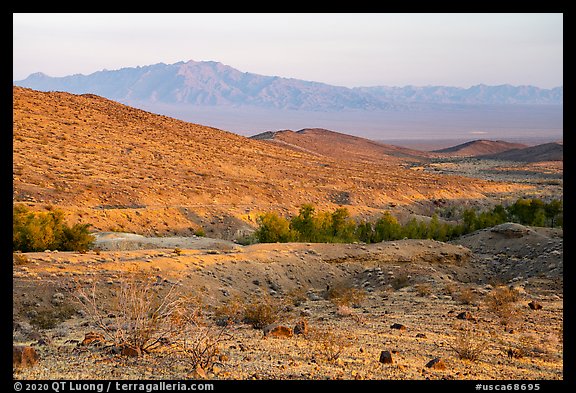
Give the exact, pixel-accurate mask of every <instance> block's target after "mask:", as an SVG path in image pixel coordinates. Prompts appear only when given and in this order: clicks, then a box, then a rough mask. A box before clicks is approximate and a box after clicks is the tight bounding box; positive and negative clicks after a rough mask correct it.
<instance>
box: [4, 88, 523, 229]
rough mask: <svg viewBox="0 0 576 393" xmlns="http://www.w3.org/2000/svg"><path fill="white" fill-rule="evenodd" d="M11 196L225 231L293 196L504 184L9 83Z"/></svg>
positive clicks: (387, 200)
mask: <svg viewBox="0 0 576 393" xmlns="http://www.w3.org/2000/svg"><path fill="white" fill-rule="evenodd" d="M13 94H14V96H13V118H14V129H13V143H14V144H13V184H14V188H13V199H14V202H27V203H28V204H29V205H31V206H34V207H35V208H38V209H44V208H46V207H47V206H50V205H52V206H58V207H60V208H62V209H64V210H66V211H67V212H69V213H70V215H69V217H70V220H71V221H77V220H81V221H83V222H89V223H92V224H94V229H96V230H122V231H127V232H135V233H142V234H168V233H180V234H189V233H192V231H194V230H195V229H197V228H198V227H203V228H204V229H205V230H206V232H207V234H208V235H209V236H217V237H224V238H228V239H233V238H235V237H236V236H238V235H239V234H241V232H242V230H245V229H249V228H250V227H253V226H254V225H255V220H256V217H257V216H258V214H259V213H260V212H263V211H269V210H277V211H281V212H283V213H285V214H287V213H289V212H296V211H297V209H298V207H299V206H301V205H302V204H303V203H313V204H315V205H316V206H318V207H321V208H329V209H333V208H334V207H336V206H337V205H338V203H340V204H345V205H347V207H348V208H349V210H350V211H351V212H352V213H353V214H377V213H378V212H379V211H382V210H384V209H390V206H399V207H403V206H406V207H407V206H410V205H412V204H414V203H419V202H422V201H427V200H431V199H435V198H443V199H446V200H450V199H458V200H461V199H467V198H470V199H477V198H479V199H482V198H484V197H486V196H488V195H490V194H493V193H506V192H511V191H514V190H518V189H519V187H520V186H518V185H513V184H505V183H497V182H488V181H483V180H478V179H468V178H463V177H455V176H442V175H436V174H430V173H424V172H420V171H414V170H410V169H407V167H405V166H404V165H403V162H402V160H399V159H398V158H396V157H395V158H394V159H391V160H382V161H380V162H378V163H373V164H371V165H367V164H366V162H365V161H361V160H359V161H350V160H339V159H338V158H337V157H329V156H319V155H317V154H310V153H307V152H305V151H297V150H294V149H290V148H286V147H284V146H282V145H275V144H271V143H267V142H265V141H258V140H253V139H249V138H245V137H241V136H238V135H236V134H233V133H230V132H226V131H222V130H218V129H215V128H211V127H207V126H202V125H198V124H191V123H186V122H183V121H179V120H175V119H172V118H169V117H166V116H160V115H156V114H152V113H149V112H146V111H142V110H138V109H134V108H131V107H128V106H125V105H121V104H119V103H117V102H114V101H110V100H107V99H104V98H101V97H98V96H94V95H73V94H68V93H63V92H49V93H43V92H38V91H34V90H30V89H25V88H19V87H14V88H13Z"/></svg>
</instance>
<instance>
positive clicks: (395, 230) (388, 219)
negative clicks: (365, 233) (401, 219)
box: [374, 212, 402, 242]
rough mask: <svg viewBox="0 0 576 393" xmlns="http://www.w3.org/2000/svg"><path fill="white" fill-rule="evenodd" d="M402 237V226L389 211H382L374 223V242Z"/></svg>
mask: <svg viewBox="0 0 576 393" xmlns="http://www.w3.org/2000/svg"><path fill="white" fill-rule="evenodd" d="M401 238H402V226H401V225H400V224H399V223H398V220H396V217H394V216H393V215H392V214H390V212H384V214H383V215H382V217H380V218H379V219H378V220H377V221H376V223H375V224H374V240H375V242H381V241H387V240H397V239H401Z"/></svg>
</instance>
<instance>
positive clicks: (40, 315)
mask: <svg viewBox="0 0 576 393" xmlns="http://www.w3.org/2000/svg"><path fill="white" fill-rule="evenodd" d="M75 313H76V309H75V308H74V307H73V306H72V305H70V304H68V303H64V304H62V305H60V306H58V307H55V308H54V309H51V310H41V311H38V312H37V313H36V314H35V315H34V316H33V317H32V318H30V324H32V325H33V326H35V327H37V328H38V329H54V328H55V327H57V326H58V325H59V324H60V323H62V322H64V321H66V320H67V319H70V318H72V316H73V315H74V314H75Z"/></svg>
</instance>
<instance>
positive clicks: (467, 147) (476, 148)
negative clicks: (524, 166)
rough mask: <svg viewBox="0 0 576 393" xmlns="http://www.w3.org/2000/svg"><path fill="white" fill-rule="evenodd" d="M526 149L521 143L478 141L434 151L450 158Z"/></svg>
mask: <svg viewBox="0 0 576 393" xmlns="http://www.w3.org/2000/svg"><path fill="white" fill-rule="evenodd" d="M525 147H527V146H526V145H524V144H521V143H511V142H505V141H490V140H484V139H478V140H474V141H470V142H466V143H462V144H460V145H457V146H452V147H448V148H445V149H440V150H434V152H436V153H447V154H449V155H451V156H479V155H486V154H496V153H501V152H503V151H507V150H512V149H522V148H525Z"/></svg>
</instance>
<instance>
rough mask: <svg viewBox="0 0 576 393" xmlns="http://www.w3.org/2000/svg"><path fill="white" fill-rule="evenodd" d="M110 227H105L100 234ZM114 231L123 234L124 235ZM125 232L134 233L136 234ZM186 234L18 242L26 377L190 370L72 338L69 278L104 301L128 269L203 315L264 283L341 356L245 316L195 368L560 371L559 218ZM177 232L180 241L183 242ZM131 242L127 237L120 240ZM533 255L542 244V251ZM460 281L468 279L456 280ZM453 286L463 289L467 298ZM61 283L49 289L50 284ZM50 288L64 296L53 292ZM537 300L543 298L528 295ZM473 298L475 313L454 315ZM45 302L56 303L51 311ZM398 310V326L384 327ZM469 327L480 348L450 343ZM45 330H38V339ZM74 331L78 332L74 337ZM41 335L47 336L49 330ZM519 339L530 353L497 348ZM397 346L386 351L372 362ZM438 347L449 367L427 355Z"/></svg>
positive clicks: (407, 373) (21, 372) (405, 374)
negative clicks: (439, 237)
mask: <svg viewBox="0 0 576 393" xmlns="http://www.w3.org/2000/svg"><path fill="white" fill-rule="evenodd" d="M106 236H108V238H109V239H110V238H111V237H112V234H104V235H103V236H102V237H100V238H101V239H102V238H104V237H106ZM118 237H123V238H124V240H126V238H127V236H126V235H123V236H118ZM133 241H135V242H141V241H142V239H141V238H135V239H134V240H133ZM202 241H203V242H204V244H203V245H202V244H200V242H197V244H198V245H199V246H200V247H196V248H178V249H176V248H172V246H173V244H170V247H169V248H155V249H143V250H131V249H125V250H111V251H105V250H102V251H99V252H98V253H96V252H94V251H90V252H88V253H85V254H79V253H69V252H42V253H27V254H23V255H24V256H25V258H26V261H25V262H23V263H19V264H15V266H14V303H13V308H14V309H13V312H14V317H15V322H14V342H15V343H19V344H24V345H34V347H35V348H36V350H37V351H38V352H39V354H40V357H41V360H40V362H39V364H38V365H37V366H34V367H31V368H25V369H18V370H15V373H14V376H15V377H16V378H23V379H57V378H65V379H68V378H70V379H94V378H104V379H106V378H110V379H188V378H197V377H198V375H197V374H195V373H196V372H197V371H195V370H194V369H192V368H190V366H189V364H188V363H187V362H186V361H185V359H180V358H179V357H178V356H174V355H170V353H169V352H168V349H163V350H158V351H154V352H152V353H150V354H146V355H144V356H142V357H138V358H129V357H126V356H121V355H118V354H110V353H109V352H106V351H104V350H101V349H98V348H90V349H89V350H88V351H86V350H84V351H78V347H77V344H76V343H77V342H81V341H82V340H83V338H84V337H85V334H86V333H88V332H90V331H97V327H96V326H95V325H94V322H93V321H91V320H90V318H89V315H86V314H85V313H83V312H82V311H81V310H80V309H79V308H80V307H79V306H78V303H75V300H74V296H73V295H72V292H71V288H73V287H78V286H80V287H85V288H90V287H96V288H97V291H98V294H99V295H98V302H99V307H101V308H102V309H104V310H106V309H112V308H113V305H114V302H115V301H116V300H117V294H118V292H117V291H118V288H119V286H120V285H121V283H122V280H124V279H125V278H126V277H128V276H129V275H130V274H131V273H135V272H138V273H140V274H143V275H147V276H150V277H153V278H154V279H155V280H157V283H158V286H159V288H170V287H172V286H177V287H178V288H180V289H181V290H183V291H184V292H185V293H188V294H190V295H193V296H196V297H197V298H200V299H201V301H202V303H203V304H204V305H205V306H206V310H207V311H206V312H207V314H206V315H207V316H208V320H211V321H213V319H211V317H210V315H212V313H213V312H214V311H213V310H214V309H215V308H216V307H218V306H219V305H222V304H226V302H230V301H231V299H249V298H250V297H252V296H255V295H257V296H260V297H261V296H271V297H272V298H275V299H278V300H279V301H283V302H285V303H286V304H288V303H289V302H288V301H287V299H289V296H290V294H292V293H295V292H297V291H300V293H302V294H304V295H305V296H304V298H303V299H301V301H300V302H299V303H298V304H297V305H296V303H294V304H292V303H290V307H287V308H286V309H285V310H284V311H282V313H281V314H280V315H279V319H278V323H281V324H283V325H286V326H290V327H292V326H294V324H295V323H296V322H297V321H299V320H300V319H302V318H304V319H306V320H307V321H308V323H309V326H310V329H311V331H315V332H318V331H322V332H326V331H328V332H330V334H331V335H332V336H331V337H332V338H333V340H336V341H334V342H339V343H341V344H342V352H341V354H340V356H339V357H338V359H336V360H333V361H328V360H326V359H325V358H324V357H322V356H321V355H322V351H321V345H320V341H318V338H314V337H318V336H314V334H310V335H309V336H294V337H291V338H263V334H262V330H260V329H254V328H252V327H251V326H249V325H247V324H244V323H236V324H233V325H232V326H230V327H229V334H230V340H227V341H224V342H222V343H221V346H220V349H219V351H220V352H219V353H220V354H221V355H222V357H221V359H223V360H221V361H219V362H218V363H217V364H215V365H214V367H211V368H210V369H209V370H205V371H206V372H205V374H203V376H202V377H204V378H208V379H326V378H329V379H333V378H334V379H341V378H343V379H427V378H428V379H530V380H536V379H562V378H563V376H562V351H563V349H562V339H561V337H562V333H561V326H562V312H563V301H562V299H563V293H562V287H563V284H562V281H563V280H562V266H563V262H562V261H563V252H562V232H561V231H559V230H554V231H551V230H544V229H539V228H528V227H523V226H519V225H516V224H513V225H512V224H503V225H502V226H499V227H496V228H491V229H486V230H483V231H478V232H475V233H472V234H470V235H468V236H467V237H464V238H463V239H462V241H461V243H462V244H463V245H461V244H457V243H458V242H454V244H448V243H442V242H437V241H432V240H399V241H394V242H383V243H378V244H371V245H364V244H312V243H287V244H258V245H252V246H246V247H243V246H239V245H235V244H234V243H231V242H229V243H225V242H222V241H214V242H213V243H212V244H210V245H209V247H206V246H207V245H208V242H209V241H210V240H209V239H203V240H202ZM180 245H181V244H180ZM125 248H129V247H125ZM543 255H546V257H544V256H543ZM337 285H343V286H347V287H352V288H357V289H358V290H362V291H363V293H364V294H365V297H364V299H363V300H362V301H361V303H360V304H359V305H355V306H354V307H350V306H347V307H343V306H338V305H337V304H335V303H334V302H333V301H331V300H330V299H329V298H328V297H327V296H326V295H327V290H328V289H329V288H334V287H335V286H337ZM498 285H505V286H506V287H513V288H515V290H516V291H517V292H518V294H519V298H518V299H517V300H516V302H515V303H514V307H515V310H516V313H517V314H515V315H516V316H515V319H514V321H513V322H511V325H508V326H504V325H502V324H501V322H500V319H499V317H498V316H497V315H496V314H494V313H493V312H492V311H491V310H490V308H489V307H488V303H487V302H486V299H487V296H488V295H489V294H490V293H491V292H492V291H493V290H494V289H495V288H496V287H498ZM466 290H467V292H466ZM459 293H468V296H470V299H469V300H470V301H469V302H463V301H462V299H461V298H459ZM57 294H59V295H57ZM55 299H60V300H58V301H56V300H55ZM530 301H537V302H539V303H540V304H541V305H542V306H543V308H542V309H541V310H537V311H534V310H531V309H530V308H529V307H528V306H527V304H528V303H529V302H530ZM65 306H69V307H72V308H73V309H74V310H75V312H72V313H70V315H68V316H67V318H64V319H63V320H62V321H59V322H58V323H57V324H56V326H54V327H52V328H48V329H41V328H38V327H36V326H35V325H34V324H32V320H33V319H34V317H35V316H38V315H44V314H49V312H55V311H58V310H64V309H65ZM463 311H469V312H470V313H471V314H472V315H473V317H474V320H473V321H462V320H460V319H458V318H457V315H458V314H460V313H461V312H463ZM50 315H52V314H50ZM395 323H398V324H401V325H404V326H405V327H406V329H405V330H396V329H392V328H391V326H392V325H393V324H395ZM463 323H464V324H468V325H466V326H470V327H472V328H473V329H475V332H476V333H475V334H477V335H478V337H477V339H478V340H482V342H483V343H484V345H485V347H486V348H485V351H483V353H482V356H481V357H480V358H479V359H478V360H477V361H466V360H462V359H460V358H459V356H458V355H457V354H456V352H455V351H454V350H453V349H452V346H454V345H455V339H456V337H458V335H459V334H461V332H462V330H461V329H462V324H463ZM39 340H44V342H43V344H38V343H39ZM74 340H76V341H74ZM46 343H47V344H46ZM522 345H523V346H524V347H529V351H528V352H527V354H526V356H523V357H521V358H509V357H508V356H507V352H506V351H507V350H508V349H510V348H512V347H513V348H516V347H521V346H522ZM383 350H389V351H394V352H393V356H394V358H395V362H394V363H393V364H392V365H384V364H382V363H380V362H379V355H380V352H381V351H383ZM434 357H441V358H442V359H443V360H444V362H445V364H446V365H447V368H446V369H444V370H433V369H428V368H426V367H424V365H425V364H426V363H427V362H428V361H430V360H431V359H432V358H434Z"/></svg>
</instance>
